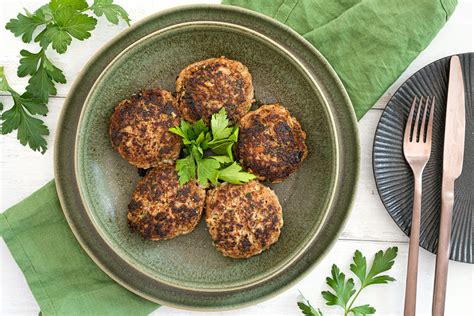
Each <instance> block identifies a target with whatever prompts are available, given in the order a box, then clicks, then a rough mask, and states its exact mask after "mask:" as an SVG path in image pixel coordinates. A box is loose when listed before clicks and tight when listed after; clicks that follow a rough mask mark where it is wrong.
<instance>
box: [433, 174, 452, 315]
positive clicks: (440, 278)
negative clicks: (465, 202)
mask: <svg viewBox="0 0 474 316" xmlns="http://www.w3.org/2000/svg"><path fill="white" fill-rule="evenodd" d="M441 192H442V193H441V218H440V223H439V238H438V252H437V254H436V271H435V282H434V292H433V308H432V314H433V316H442V315H444V304H445V300H446V285H447V281H448V263H449V250H450V249H449V248H450V237H451V222H452V214H453V206H454V181H449V183H446V182H443V187H442V190H441Z"/></svg>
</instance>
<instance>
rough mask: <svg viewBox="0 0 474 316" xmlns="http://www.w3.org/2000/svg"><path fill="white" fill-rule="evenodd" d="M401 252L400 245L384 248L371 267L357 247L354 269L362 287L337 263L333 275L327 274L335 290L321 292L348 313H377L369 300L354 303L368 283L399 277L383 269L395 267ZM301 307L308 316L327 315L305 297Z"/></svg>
mask: <svg viewBox="0 0 474 316" xmlns="http://www.w3.org/2000/svg"><path fill="white" fill-rule="evenodd" d="M397 252H398V248H397V247H391V248H388V249H387V250H386V251H385V252H384V251H382V250H380V251H379V252H377V253H376V254H375V257H374V261H373V263H372V266H371V267H370V269H368V267H367V259H366V258H365V257H364V256H363V255H362V253H361V252H360V251H359V250H356V252H355V253H354V257H353V263H352V264H351V265H350V270H351V271H352V272H353V273H354V274H355V276H356V277H357V278H358V279H359V282H360V288H359V289H358V290H356V287H355V283H354V279H352V278H349V279H347V280H346V275H345V274H344V273H343V272H341V270H340V269H339V268H338V266H336V265H335V264H333V265H332V268H331V276H330V277H327V278H326V283H327V285H329V287H330V288H331V290H329V291H323V292H321V295H322V296H323V298H324V299H325V300H326V305H329V306H340V307H341V308H343V309H344V316H346V315H350V314H352V315H354V316H359V315H371V314H375V308H374V307H372V306H370V305H369V304H364V305H359V306H354V303H355V301H356V300H357V298H358V296H359V294H360V293H361V292H362V290H363V289H365V288H366V287H367V286H369V285H373V284H384V283H389V282H392V281H395V279H394V278H392V277H391V276H389V275H386V274H382V273H383V272H386V271H388V270H390V269H391V268H392V266H393V264H394V263H395V258H396V257H397ZM298 307H299V308H300V310H301V312H302V313H303V314H304V315H307V316H322V315H323V313H322V312H321V311H320V310H319V309H317V310H316V309H315V308H314V307H313V306H311V304H310V303H309V302H308V301H307V300H306V299H305V298H303V301H301V302H298Z"/></svg>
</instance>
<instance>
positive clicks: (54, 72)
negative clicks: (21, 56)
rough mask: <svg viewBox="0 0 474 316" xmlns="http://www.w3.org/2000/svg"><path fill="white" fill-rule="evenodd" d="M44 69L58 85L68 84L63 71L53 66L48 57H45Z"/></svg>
mask: <svg viewBox="0 0 474 316" xmlns="http://www.w3.org/2000/svg"><path fill="white" fill-rule="evenodd" d="M43 68H44V69H45V70H46V73H47V74H48V76H49V77H50V78H51V79H53V81H55V82H57V83H66V77H65V76H64V73H63V71H62V70H61V69H59V68H58V67H56V66H55V65H53V63H52V62H51V61H49V59H48V58H46V55H44V56H43Z"/></svg>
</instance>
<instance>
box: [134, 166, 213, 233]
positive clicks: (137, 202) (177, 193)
mask: <svg viewBox="0 0 474 316" xmlns="http://www.w3.org/2000/svg"><path fill="white" fill-rule="evenodd" d="M205 197H206V191H205V190H204V189H202V188H200V187H199V186H198V185H197V183H196V182H195V181H190V182H188V183H186V184H185V185H183V186H181V187H180V186H179V182H178V175H177V173H176V170H175V166H174V165H170V164H160V165H158V166H157V167H156V168H154V169H151V170H150V171H149V172H148V173H147V175H146V176H145V177H144V178H142V179H141V180H140V181H139V182H138V185H137V187H136V189H135V191H134V192H133V194H132V200H131V201H130V204H129V205H128V215H127V218H128V224H129V227H130V229H131V230H132V231H138V232H139V233H140V234H141V235H142V236H143V237H144V238H145V239H151V240H165V239H171V238H174V237H176V236H179V235H184V234H187V233H190V232H191V231H192V230H193V229H194V228H195V227H196V225H197V224H198V223H199V220H200V219H201V215H202V210H203V208H204V202H205Z"/></svg>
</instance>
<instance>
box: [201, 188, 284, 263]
mask: <svg viewBox="0 0 474 316" xmlns="http://www.w3.org/2000/svg"><path fill="white" fill-rule="evenodd" d="M206 223H207V227H208V230H209V233H210V234H211V238H212V240H213V243H214V246H215V247H216V248H217V249H218V250H219V251H220V252H221V253H222V254H223V255H224V256H227V257H232V258H249V257H251V256H254V255H257V254H259V253H261V252H262V251H263V250H266V249H268V248H269V247H270V246H271V245H272V244H274V243H275V242H276V241H277V240H278V237H279V236H280V230H281V228H282V226H283V214H282V209H281V206H280V202H279V201H278V197H277V196H276V194H275V192H273V190H271V189H270V188H268V187H266V186H264V185H263V184H261V183H260V182H258V181H251V182H248V183H246V184H242V185H234V184H222V185H220V186H218V187H216V188H214V189H212V190H209V191H208V193H207V197H206Z"/></svg>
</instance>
